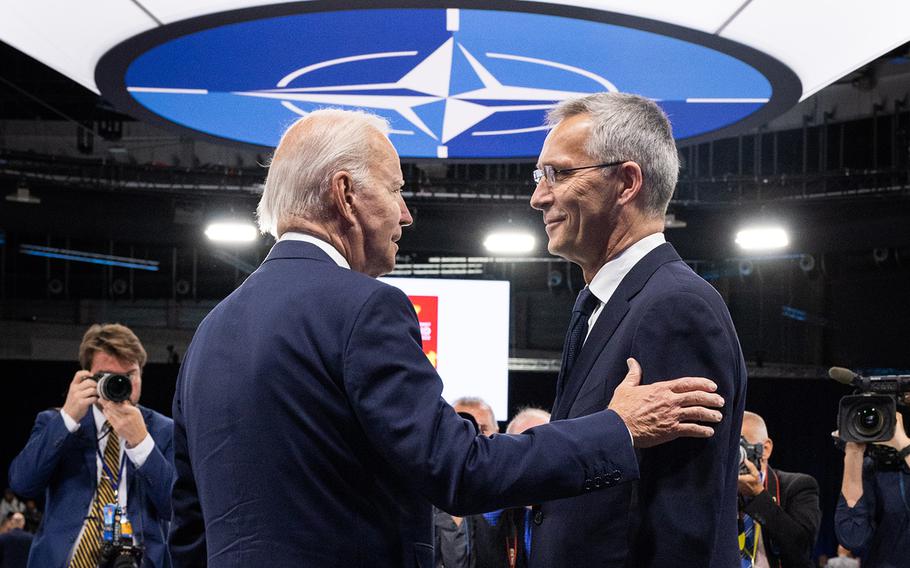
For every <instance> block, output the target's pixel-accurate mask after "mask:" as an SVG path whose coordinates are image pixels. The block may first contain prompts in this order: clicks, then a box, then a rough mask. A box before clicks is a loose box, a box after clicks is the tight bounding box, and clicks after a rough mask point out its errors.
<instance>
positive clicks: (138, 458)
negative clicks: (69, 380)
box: [124, 434, 155, 468]
mask: <svg viewBox="0 0 910 568" xmlns="http://www.w3.org/2000/svg"><path fill="white" fill-rule="evenodd" d="M154 449H155V440H153V439H152V435H151V434H146V435H145V438H143V439H142V441H141V442H139V443H138V444H136V447H134V448H124V451H125V452H126V455H127V456H128V457H129V458H130V461H131V462H133V465H134V466H136V467H137V468H139V467H142V466H143V464H145V460H147V459H148V457H149V456H150V455H151V454H152V450H154Z"/></svg>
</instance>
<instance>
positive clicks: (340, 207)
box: [329, 170, 356, 225]
mask: <svg viewBox="0 0 910 568" xmlns="http://www.w3.org/2000/svg"><path fill="white" fill-rule="evenodd" d="M329 198H330V199H331V202H332V204H333V205H334V206H335V210H336V211H338V216H339V217H341V218H342V219H344V220H345V221H347V222H348V223H350V224H352V225H353V224H354V222H355V215H354V202H355V201H356V199H355V195H354V178H353V177H351V174H350V172H346V171H344V170H342V171H340V172H335V175H333V176H332V180H331V182H330V184H329Z"/></svg>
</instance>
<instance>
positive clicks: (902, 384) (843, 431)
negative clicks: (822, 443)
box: [828, 367, 910, 443]
mask: <svg viewBox="0 0 910 568" xmlns="http://www.w3.org/2000/svg"><path fill="white" fill-rule="evenodd" d="M828 376H829V377H831V378H832V379H834V380H835V381H837V382H839V383H842V384H845V385H852V386H854V387H856V389H857V392H858V393H859V394H852V395H847V396H845V397H843V398H841V399H840V405H839V408H838V412H837V428H838V430H839V432H840V437H841V439H842V440H844V441H846V442H858V443H869V442H885V441H888V440H890V439H891V438H893V437H894V427H895V425H896V424H897V399H898V396H900V395H901V394H903V393H906V392H910V375H880V376H870V377H864V376H862V375H858V374H856V373H854V372H853V371H851V370H850V369H844V368H843V367H831V368H830V369H829V370H828Z"/></svg>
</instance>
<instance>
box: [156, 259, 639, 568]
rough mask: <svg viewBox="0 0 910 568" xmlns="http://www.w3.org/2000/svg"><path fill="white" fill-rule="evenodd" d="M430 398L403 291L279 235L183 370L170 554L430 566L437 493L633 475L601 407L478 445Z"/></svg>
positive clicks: (253, 562) (219, 559) (620, 433)
mask: <svg viewBox="0 0 910 568" xmlns="http://www.w3.org/2000/svg"><path fill="white" fill-rule="evenodd" d="M623 374H624V373H623ZM620 376H622V374H621V375H620ZM441 393H442V382H441V381H440V379H439V377H438V375H437V374H436V372H435V370H434V369H433V367H432V366H431V365H430V363H429V362H428V360H427V358H426V356H425V355H424V353H423V351H422V349H421V343H420V330H419V327H418V323H417V318H416V316H415V313H414V309H413V306H412V305H411V302H410V301H409V300H408V298H407V296H405V295H404V294H403V293H402V292H401V291H400V290H398V289H396V288H393V287H391V286H388V285H387V284H385V283H382V282H379V281H377V280H375V279H372V278H369V277H367V276H365V275H363V274H359V273H357V272H353V271H351V270H347V269H344V268H341V267H339V266H338V265H336V264H335V263H334V262H333V261H332V260H331V259H330V258H329V256H328V255H326V254H325V253H324V252H323V251H322V250H320V249H319V248H318V247H316V246H315V245H313V244H310V243H305V242H299V241H281V242H279V243H277V244H276V245H275V247H274V248H273V249H272V251H271V252H270V253H269V255H268V257H267V258H266V260H265V261H264V262H263V264H262V265H261V266H260V267H259V268H258V269H257V270H256V271H255V272H254V273H253V274H251V275H250V277H249V278H247V280H246V281H245V282H244V283H243V284H242V285H241V286H240V287H239V288H238V289H237V290H235V291H234V292H233V293H232V294H231V295H230V296H229V297H228V298H226V299H225V300H224V301H223V302H222V303H220V304H219V305H218V306H217V307H216V308H215V309H214V310H212V312H211V313H210V314H209V315H208V316H207V317H206V319H205V320H204V321H203V322H202V324H201V325H200V326H199V329H198V330H197V332H196V336H195V337H194V338H193V341H192V343H191V345H190V347H189V349H188V350H187V354H186V357H185V359H184V363H183V366H182V368H181V370H180V376H179V377H178V383H177V391H176V394H175V398H174V412H175V460H176V461H175V465H176V468H177V481H176V483H175V486H174V495H173V496H174V499H173V503H174V519H173V522H172V526H171V534H170V537H169V544H170V551H171V556H172V559H173V561H174V564H175V565H176V566H202V565H205V564H206V562H208V564H209V565H212V566H277V567H281V566H304V565H305V566H308V567H321V566H345V567H378V566H389V567H395V568H408V567H418V566H422V567H431V566H433V546H432V543H433V533H432V513H431V503H433V504H436V505H437V506H439V507H440V508H442V509H444V510H446V511H449V512H450V513H454V514H459V515H465V514H468V513H476V512H481V511H487V510H492V509H497V508H500V507H506V506H514V505H522V504H526V503H531V502H536V501H540V500H543V499H555V498H560V497H567V496H570V495H577V494H580V493H582V492H583V491H585V489H584V486H585V481H586V480H589V479H590V478H591V477H593V476H595V475H599V474H600V473H601V472H603V471H610V472H616V478H617V479H618V480H622V481H625V480H631V479H635V478H636V477H637V464H636V459H635V455H634V451H633V450H632V448H631V443H630V440H629V434H628V431H627V429H626V428H625V425H624V424H623V423H622V421H621V420H620V419H619V417H618V416H617V415H616V414H615V413H613V412H612V411H605V412H600V413H597V414H594V415H592V416H589V417H586V418H583V419H581V420H578V421H570V422H566V423H564V424H562V425H559V426H557V425H547V426H542V427H539V428H535V429H533V430H532V431H530V434H528V435H523V436H505V435H503V436H495V437H494V438H485V437H479V436H476V434H475V431H474V428H473V426H472V425H471V424H470V423H469V422H467V421H466V420H463V419H462V418H460V417H459V416H458V415H457V414H455V412H454V410H452V408H451V407H450V406H449V405H448V404H446V403H445V401H444V400H443V399H442V398H441Z"/></svg>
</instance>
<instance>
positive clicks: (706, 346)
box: [531, 243, 746, 568]
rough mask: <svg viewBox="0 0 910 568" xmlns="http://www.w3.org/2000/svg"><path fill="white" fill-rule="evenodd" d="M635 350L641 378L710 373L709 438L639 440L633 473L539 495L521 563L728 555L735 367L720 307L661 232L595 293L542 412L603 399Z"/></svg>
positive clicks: (567, 411) (702, 560) (625, 562)
mask: <svg viewBox="0 0 910 568" xmlns="http://www.w3.org/2000/svg"><path fill="white" fill-rule="evenodd" d="M628 357H635V358H636V359H637V360H638V361H639V362H640V363H641V366H642V371H643V373H644V381H645V382H654V381H660V380H666V379H672V378H675V377H679V376H703V377H709V378H711V379H712V380H714V381H715V382H716V383H717V385H718V393H719V394H720V395H721V396H723V397H724V400H725V401H726V404H725V407H724V410H723V413H724V419H723V421H722V422H721V423H720V424H718V425H715V433H714V436H713V437H711V438H709V439H693V438H680V439H677V440H675V441H673V442H670V443H667V444H664V445H661V446H657V447H655V448H650V449H645V450H641V451H639V468H640V472H641V473H640V475H641V480H640V481H639V483H637V484H624V485H621V486H618V487H615V488H612V489H608V490H606V491H601V492H598V493H594V494H592V495H586V496H582V497H576V498H571V499H562V500H559V501H551V502H548V503H544V504H543V505H542V506H541V508H540V511H539V514H538V515H537V516H536V517H535V524H536V525H537V526H535V527H534V532H533V538H532V541H531V566H533V567H538V568H544V567H549V566H601V567H620V566H629V567H633V568H647V567H655V568H664V567H667V566H674V567H675V566H685V567H687V568H688V567H699V566H704V567H711V568H715V567H717V568H721V567H722V568H729V567H730V566H737V565H738V562H739V550H738V546H737V533H736V531H737V519H736V515H737V501H736V499H737V493H736V481H737V474H738V462H739V447H738V446H739V433H740V427H741V423H742V414H743V406H744V402H745V395H746V368H745V364H744V362H743V358H742V353H741V351H740V346H739V341H738V339H737V337H736V331H735V330H734V329H733V323H732V322H731V321H730V316H729V313H728V312H727V308H726V306H725V305H724V303H723V301H722V300H721V298H720V296H719V295H718V294H717V292H716V291H715V290H714V288H712V287H711V286H710V285H709V284H708V283H707V282H705V281H704V280H702V279H701V278H700V277H698V275H696V274H695V273H694V272H693V271H692V270H691V269H690V268H689V267H688V266H687V265H686V264H685V263H683V262H682V261H681V260H680V258H679V255H677V254H676V251H675V250H674V249H673V247H672V246H671V245H670V244H669V243H666V244H663V245H661V246H659V247H657V248H656V249H654V250H652V251H651V252H650V253H648V254H647V255H646V256H645V257H644V258H643V259H642V260H641V261H639V262H638V263H637V264H636V265H635V266H634V267H633V268H632V270H631V271H630V272H629V273H628V274H627V275H626V277H625V278H624V279H623V280H622V282H621V283H620V285H619V287H618V288H617V290H616V292H615V293H614V294H613V296H612V297H611V298H610V300H609V302H607V304H606V306H605V307H604V309H603V311H602V312H601V314H600V316H599V318H598V319H597V322H596V323H595V325H594V327H593V329H592V330H591V333H590V335H589V337H588V339H587V341H586V342H585V344H584V347H583V348H582V350H581V352H580V353H579V355H578V359H577V360H576V362H575V364H574V366H573V367H572V369H571V371H570V373H569V375H568V377H566V378H565V379H564V380H565V383H564V384H565V387H564V390H563V394H562V395H561V396H560V397H559V400H557V403H556V404H557V405H556V407H555V408H554V411H553V419H554V420H560V419H564V418H572V417H576V416H585V415H587V414H590V413H592V412H596V411H597V410H599V409H601V408H604V407H606V406H607V404H608V403H609V402H610V399H611V397H612V396H613V390H614V389H615V388H616V386H617V384H618V383H619V381H620V380H621V379H622V378H623V376H624V373H625V370H626V359H627V358H628Z"/></svg>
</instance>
